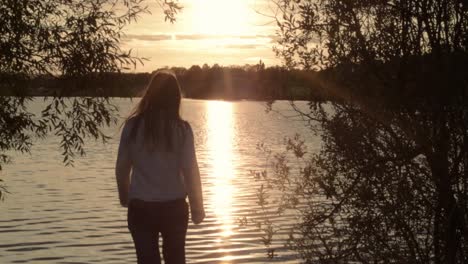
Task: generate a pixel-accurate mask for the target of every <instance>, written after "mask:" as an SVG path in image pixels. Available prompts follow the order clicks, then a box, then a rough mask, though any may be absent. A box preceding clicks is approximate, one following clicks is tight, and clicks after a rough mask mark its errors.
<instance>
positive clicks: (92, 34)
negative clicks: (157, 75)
mask: <svg viewBox="0 0 468 264" xmlns="http://www.w3.org/2000/svg"><path fill="white" fill-rule="evenodd" d="M159 3H160V4H161V5H162V7H164V8H165V9H164V13H165V15H166V19H168V20H170V21H171V22H172V21H174V18H175V14H176V13H177V11H179V10H180V9H181V7H180V6H179V5H178V4H177V1H160V2H159ZM146 12H147V8H146V6H145V5H144V1H143V0H98V1H96V0H61V1H45V0H28V1H16V0H6V1H2V2H1V3H0V89H1V91H2V94H10V95H14V96H1V97H0V169H1V165H2V164H4V163H6V162H9V161H10V158H9V156H8V152H10V151H20V152H29V151H30V150H31V148H32V146H33V142H34V139H35V138H37V137H39V138H40V137H44V136H46V135H49V134H54V135H56V136H58V137H60V138H61V143H60V148H61V150H62V154H63V157H64V162H65V164H67V165H70V164H72V163H73V157H74V156H75V155H76V154H80V155H83V154H84V153H85V151H84V148H83V145H84V142H85V139H86V138H87V137H90V138H94V139H101V140H103V141H106V140H107V139H108V137H107V136H106V135H104V134H103V132H102V131H101V127H102V126H104V125H109V124H111V123H112V122H115V120H116V117H115V113H116V107H115V106H114V105H112V104H111V102H110V101H109V100H108V98H107V96H106V94H101V97H63V95H66V94H70V93H71V94H72V93H73V92H74V91H79V90H82V89H98V88H99V87H96V86H95V85H93V84H94V83H95V80H98V79H99V78H101V77H102V75H103V74H105V73H109V72H120V71H121V70H122V69H127V68H129V67H135V66H136V65H137V63H139V62H141V59H140V58H137V57H134V56H133V55H132V54H131V52H130V51H124V50H122V49H121V48H120V39H121V37H122V34H123V33H122V30H123V28H124V27H125V26H126V25H127V24H129V23H131V22H133V21H136V19H137V18H138V16H139V15H141V14H143V13H146ZM41 75H47V76H49V77H50V78H52V79H57V80H62V81H66V84H67V85H66V86H64V87H61V88H60V89H59V92H57V93H55V94H54V95H53V96H52V98H49V99H45V101H46V106H45V108H44V109H42V111H41V112H40V113H39V114H37V113H32V112H31V108H30V104H31V103H32V98H31V97H29V96H27V95H26V94H25V91H27V90H28V88H30V87H29V85H30V84H31V79H33V78H35V77H37V76H41ZM5 91H7V92H5ZM2 190H3V187H2V189H0V195H1V194H2V192H1V191H2Z"/></svg>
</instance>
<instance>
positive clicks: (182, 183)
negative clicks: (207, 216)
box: [116, 117, 203, 210]
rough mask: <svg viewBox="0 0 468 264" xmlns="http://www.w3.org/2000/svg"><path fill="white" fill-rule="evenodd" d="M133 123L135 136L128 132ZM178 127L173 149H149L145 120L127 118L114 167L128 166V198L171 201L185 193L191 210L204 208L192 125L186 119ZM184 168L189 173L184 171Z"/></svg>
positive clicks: (174, 136) (175, 129)
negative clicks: (145, 141) (145, 140)
mask: <svg viewBox="0 0 468 264" xmlns="http://www.w3.org/2000/svg"><path fill="white" fill-rule="evenodd" d="M135 125H138V127H137V128H136V129H137V131H136V133H135V135H136V136H135V139H131V138H130V133H131V131H132V128H133V127H134V126H135ZM178 127H179V128H178V129H177V128H174V129H173V135H172V138H173V151H171V152H169V151H163V150H157V149H156V150H154V151H150V150H149V149H148V148H147V147H145V144H144V139H143V131H144V121H143V120H139V122H138V119H137V118H135V117H133V118H131V119H130V120H128V122H126V124H125V125H124V127H123V130H122V136H121V139H120V145H119V151H118V158H117V165H116V168H117V169H118V168H122V167H124V168H125V166H119V165H122V164H129V165H130V166H131V179H130V190H129V197H128V198H129V200H131V199H140V200H144V201H171V200H176V199H184V198H185V197H186V196H187V194H188V195H189V200H190V206H191V208H192V210H193V209H202V208H203V201H202V194H201V191H202V190H201V181H200V173H199V171H198V164H197V159H196V155H195V146H194V138H193V132H192V128H191V127H190V124H189V123H188V122H185V121H183V122H182V123H181V125H180V126H178ZM184 169H186V170H190V171H191V172H192V173H189V174H190V175H183V170H184ZM117 173H119V172H118V171H117ZM187 177H191V178H187ZM200 207H201V208H200Z"/></svg>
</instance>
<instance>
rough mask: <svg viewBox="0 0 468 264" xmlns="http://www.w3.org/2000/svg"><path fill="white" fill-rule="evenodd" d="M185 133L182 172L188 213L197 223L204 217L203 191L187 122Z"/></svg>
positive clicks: (192, 139) (191, 135) (193, 143)
mask: <svg viewBox="0 0 468 264" xmlns="http://www.w3.org/2000/svg"><path fill="white" fill-rule="evenodd" d="M186 127H187V129H186V131H187V133H185V134H186V137H185V142H184V153H183V165H182V173H183V175H184V181H185V186H186V189H187V195H188V198H189V204H190V214H191V216H192V222H193V223H194V224H199V223H201V222H202V221H203V219H204V218H205V209H204V206H203V191H202V184H201V179H200V170H199V168H198V162H197V157H196V154H195V142H194V137H193V132H192V128H191V127H190V125H189V124H188V123H187V126H186Z"/></svg>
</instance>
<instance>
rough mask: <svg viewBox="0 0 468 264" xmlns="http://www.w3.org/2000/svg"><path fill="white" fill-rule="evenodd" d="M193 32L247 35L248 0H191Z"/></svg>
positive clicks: (249, 10)
mask: <svg viewBox="0 0 468 264" xmlns="http://www.w3.org/2000/svg"><path fill="white" fill-rule="evenodd" d="M192 4H193V20H192V25H191V26H192V27H193V30H194V31H195V32H197V33H199V34H209V35H229V36H234V35H245V34H249V31H250V27H249V16H250V14H251V12H252V11H253V10H252V9H251V8H249V5H248V0H193V2H192Z"/></svg>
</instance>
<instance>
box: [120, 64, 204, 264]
mask: <svg viewBox="0 0 468 264" xmlns="http://www.w3.org/2000/svg"><path fill="white" fill-rule="evenodd" d="M180 102H181V92H180V87H179V83H178V81H177V78H176V76H175V75H174V74H173V73H172V72H170V71H159V72H157V73H155V74H154V75H153V76H152V78H151V81H150V83H149V84H148V86H147V88H146V92H145V94H144V96H143V98H142V99H141V101H140V102H139V104H138V105H137V107H136V108H135V110H134V112H133V113H132V114H131V115H130V117H129V118H128V119H127V121H126V122H125V124H124V126H123V130H122V136H121V139H120V145H119V152H118V157H117V164H116V178H117V185H118V189H119V198H120V203H121V205H122V206H124V207H127V206H128V219H127V220H128V228H129V230H130V232H131V234H132V237H133V241H134V243H135V249H136V254H137V259H138V264H150V263H151V264H155V263H160V262H161V259H160V255H159V245H158V239H159V234H161V236H162V239H163V247H162V248H163V256H164V261H165V263H166V264H175V263H185V235H186V232H187V224H188V205H187V202H186V201H185V198H186V197H187V196H188V200H189V204H190V212H191V217H192V221H193V222H194V223H195V224H198V223H200V222H201V221H203V219H204V217H205V212H204V208H203V198H202V188H201V182H200V174H199V170H198V165H197V160H196V156H195V147H194V139H193V132H192V128H191V127H190V125H189V123H188V122H186V121H184V120H182V119H181V117H180V115H179V107H180ZM130 174H131V177H130Z"/></svg>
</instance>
